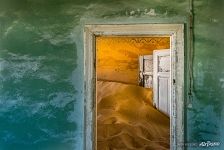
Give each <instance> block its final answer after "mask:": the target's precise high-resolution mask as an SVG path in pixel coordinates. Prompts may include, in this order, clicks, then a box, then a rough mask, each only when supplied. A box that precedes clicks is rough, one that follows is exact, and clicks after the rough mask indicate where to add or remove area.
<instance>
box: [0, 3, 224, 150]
mask: <svg viewBox="0 0 224 150" xmlns="http://www.w3.org/2000/svg"><path fill="white" fill-rule="evenodd" d="M223 9H224V2H223V0H194V14H195V20H194V58H193V71H194V72H193V75H194V78H193V79H194V86H193V87H194V88H193V98H192V101H187V99H186V112H185V115H186V119H185V121H186V123H185V127H186V130H185V131H186V134H185V135H186V136H185V137H186V142H197V141H206V140H210V141H219V142H223V143H221V145H222V146H223V147H224V130H223V127H224V119H223V118H224V109H222V106H223V97H224V92H223V89H224V69H223V67H222V66H223V63H224V51H223V46H224V44H223V40H224V36H223V33H224V28H223V25H224V22H223V17H222V10H223ZM188 12H189V1H187V0H172V1H170V0H138V1H136V0H119V1H118V0H85V1H84V0H0V150H73V149H75V150H81V149H82V148H83V142H82V140H83V118H84V117H83V83H84V81H83V67H84V63H83V25H84V24H86V23H101V24H102V23H185V25H186V33H187V32H188V31H189V30H188V29H187V28H188V24H189V22H188V14H189V13H188ZM186 38H187V37H186ZM186 45H187V42H186ZM187 49H188V47H187V46H186V50H187ZM186 63H187V62H186ZM186 72H188V71H187V70H186ZM189 102H191V104H192V107H191V106H190V105H188V104H189ZM188 149H202V148H194V147H189V148H188ZM212 149H220V150H221V149H223V148H222V147H221V146H220V147H215V148H212Z"/></svg>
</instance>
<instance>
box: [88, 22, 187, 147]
mask: <svg viewBox="0 0 224 150" xmlns="http://www.w3.org/2000/svg"><path fill="white" fill-rule="evenodd" d="M183 29H184V28H183V25H181V24H134V25H132V24H129V25H127V24H126V25H116V24H114V25H86V26H85V32H84V41H85V51H84V57H85V58H84V59H85V67H84V68H85V69H84V70H85V73H84V74H85V93H84V95H85V114H84V117H85V132H84V137H85V138H84V143H85V149H86V150H92V149H97V134H98V131H97V107H98V106H97V105H96V104H97V96H98V95H97V93H98V91H97V50H96V40H97V37H101V36H126V37H128V36H132V37H139V36H140V37H164V36H165V37H169V38H170V67H171V70H170V77H169V80H170V108H169V110H170V112H169V114H170V121H169V123H170V149H174V150H175V149H183V148H184V147H183V144H181V143H183V141H184V140H183V139H184V127H183V125H184V123H183V112H184V111H183V101H184V45H183V41H184V36H183V33H184V32H183ZM123 84H124V83H123ZM100 87H103V86H100ZM105 89H108V88H105ZM134 91H136V89H135V90H134ZM133 93H134V92H133ZM140 93H142V92H140ZM143 93H144V92H143ZM146 93H150V92H146ZM118 97H119V96H118ZM146 97H147V96H146ZM132 102H134V101H132ZM107 106H110V105H107ZM133 106H135V104H133V103H132V104H131V105H130V107H133ZM115 109H116V108H115ZM136 109H137V108H136ZM124 112H125V113H126V114H129V113H130V111H128V110H127V111H124ZM148 117H150V116H148ZM110 121H111V122H112V123H113V122H114V120H113V118H112V119H110V120H109V122H110ZM125 129H126V128H125ZM143 131H144V130H143ZM126 135H127V136H128V134H126ZM149 137H150V136H149ZM177 137H178V138H177ZM129 139H130V138H129ZM119 141H120V140H118V141H117V142H119ZM130 141H131V140H127V141H126V142H130ZM135 144H136V146H138V144H137V143H135ZM135 144H134V145H135ZM149 145H151V144H149Z"/></svg>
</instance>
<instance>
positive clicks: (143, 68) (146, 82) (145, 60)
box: [139, 55, 153, 88]
mask: <svg viewBox="0 0 224 150" xmlns="http://www.w3.org/2000/svg"><path fill="white" fill-rule="evenodd" d="M152 76H153V56H152V55H144V56H139V85H140V86H143V87H145V88H152V86H153V77H152Z"/></svg>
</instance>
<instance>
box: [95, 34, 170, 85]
mask: <svg viewBox="0 0 224 150" xmlns="http://www.w3.org/2000/svg"><path fill="white" fill-rule="evenodd" d="M169 47H170V38H169V37H97V38H96V49H97V78H98V80H106V81H117V82H125V83H130V84H138V57H139V56H140V55H152V53H153V50H156V49H157V50H158V49H168V48H169Z"/></svg>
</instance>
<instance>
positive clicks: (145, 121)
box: [96, 36, 171, 150]
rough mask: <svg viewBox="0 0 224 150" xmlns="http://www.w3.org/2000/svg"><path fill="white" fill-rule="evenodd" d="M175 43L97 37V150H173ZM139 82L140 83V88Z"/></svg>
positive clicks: (148, 38) (130, 38) (146, 38)
mask: <svg viewBox="0 0 224 150" xmlns="http://www.w3.org/2000/svg"><path fill="white" fill-rule="evenodd" d="M170 70H171V66H170V37H169V36H163V37H144V36H138V37H133V36H97V37H96V78H97V85H96V97H97V99H96V108H97V110H96V135H97V137H96V141H97V143H96V149H97V150H113V149H126V150H132V149H135V150H142V149H144V150H145V149H155V150H157V149H164V150H165V149H167V150H168V149H170V119H169V116H170V115H169V108H170V106H169V105H170V101H169V100H170V97H169V96H170V94H169V93H170V86H171V84H170V73H171V71H170ZM139 81H140V82H139Z"/></svg>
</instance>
